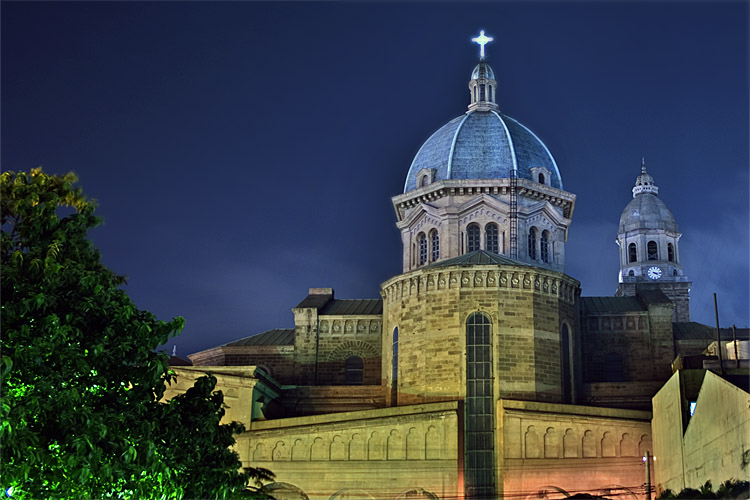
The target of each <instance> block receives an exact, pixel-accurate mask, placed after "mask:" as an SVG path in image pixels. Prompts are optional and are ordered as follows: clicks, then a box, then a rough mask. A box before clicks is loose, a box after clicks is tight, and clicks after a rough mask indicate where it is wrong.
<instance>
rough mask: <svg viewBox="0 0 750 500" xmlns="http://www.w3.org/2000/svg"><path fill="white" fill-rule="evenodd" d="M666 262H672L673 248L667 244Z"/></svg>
mask: <svg viewBox="0 0 750 500" xmlns="http://www.w3.org/2000/svg"><path fill="white" fill-rule="evenodd" d="M667 260H669V262H674V246H672V244H671V243H667Z"/></svg>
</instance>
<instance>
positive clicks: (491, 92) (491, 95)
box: [489, 85, 492, 102]
mask: <svg viewBox="0 0 750 500" xmlns="http://www.w3.org/2000/svg"><path fill="white" fill-rule="evenodd" d="M489 87H490V102H492V85H490V86H489Z"/></svg>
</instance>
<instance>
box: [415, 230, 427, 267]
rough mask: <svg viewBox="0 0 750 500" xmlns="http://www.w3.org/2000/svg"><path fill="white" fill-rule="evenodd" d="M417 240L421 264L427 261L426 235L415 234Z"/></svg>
mask: <svg viewBox="0 0 750 500" xmlns="http://www.w3.org/2000/svg"><path fill="white" fill-rule="evenodd" d="M417 242H418V243H419V265H420V266H422V265H424V264H425V263H427V237H426V236H425V235H424V233H419V234H418V235H417Z"/></svg>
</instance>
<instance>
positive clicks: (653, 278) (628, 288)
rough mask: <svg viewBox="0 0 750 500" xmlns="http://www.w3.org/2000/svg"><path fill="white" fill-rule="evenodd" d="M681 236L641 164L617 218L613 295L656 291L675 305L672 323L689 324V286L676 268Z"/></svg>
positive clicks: (682, 274)
mask: <svg viewBox="0 0 750 500" xmlns="http://www.w3.org/2000/svg"><path fill="white" fill-rule="evenodd" d="M681 236H682V233H680V232H679V229H678V227H677V222H676V221H675V219H674V215H672V212H671V211H670V210H669V208H667V205H666V204H664V202H663V201H662V200H661V199H660V198H659V188H658V187H657V186H656V184H654V178H653V177H652V176H651V175H650V174H649V173H648V172H647V171H646V162H645V160H643V161H642V162H641V174H640V175H639V176H638V178H637V179H636V181H635V186H634V187H633V199H632V200H631V201H630V203H628V204H627V206H626V207H625V210H623V211H622V215H621V216H620V225H619V229H618V233H617V244H618V245H619V246H620V276H619V284H618V286H617V292H616V294H615V295H617V296H633V295H636V293H637V291H638V290H639V289H659V290H661V291H662V292H664V294H665V295H666V296H667V297H669V299H670V300H671V301H672V302H674V304H675V308H674V315H673V318H672V320H673V321H690V296H689V292H690V285H691V284H692V283H691V282H690V280H689V279H688V277H687V276H685V274H684V273H683V271H682V265H681V264H680V247H679V241H680V237H681Z"/></svg>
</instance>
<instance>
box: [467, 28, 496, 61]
mask: <svg viewBox="0 0 750 500" xmlns="http://www.w3.org/2000/svg"><path fill="white" fill-rule="evenodd" d="M492 40H493V38H492V37H491V36H484V30H481V31H480V32H479V36H478V37H476V38H472V39H471V41H472V42H476V43H478V44H479V58H480V59H484V46H485V45H487V44H488V43H490V42H491V41H492Z"/></svg>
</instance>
